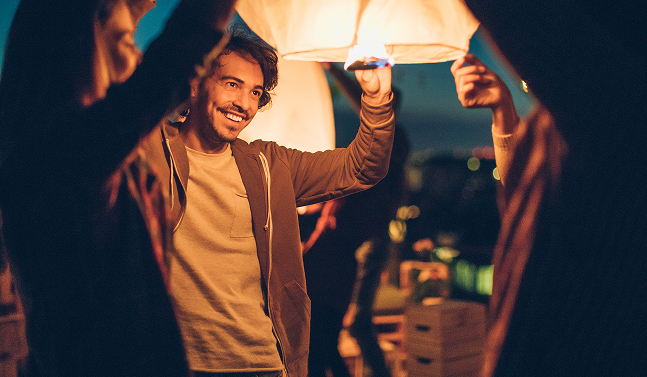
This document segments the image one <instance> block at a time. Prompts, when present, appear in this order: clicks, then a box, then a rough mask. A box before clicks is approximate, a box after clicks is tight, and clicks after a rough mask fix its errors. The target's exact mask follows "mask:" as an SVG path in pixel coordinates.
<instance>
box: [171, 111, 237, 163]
mask: <svg viewBox="0 0 647 377" xmlns="http://www.w3.org/2000/svg"><path fill="white" fill-rule="evenodd" d="M189 119H190V117H189V118H187V120H186V121H185V122H184V124H183V125H182V127H180V137H181V138H182V141H183V142H184V145H185V146H187V147H188V148H191V149H193V150H194V151H198V152H202V153H209V154H218V153H223V152H224V151H226V150H227V145H228V144H229V143H228V142H226V141H221V142H217V143H216V142H213V141H210V140H205V138H203V137H201V136H200V135H199V134H198V133H197V131H195V130H196V129H197V127H194V125H193V124H191V123H190V120H189Z"/></svg>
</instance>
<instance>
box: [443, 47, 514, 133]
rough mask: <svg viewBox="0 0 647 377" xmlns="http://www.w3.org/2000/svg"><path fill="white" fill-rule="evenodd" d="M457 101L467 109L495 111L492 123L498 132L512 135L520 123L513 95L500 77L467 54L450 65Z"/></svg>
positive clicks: (474, 57)
mask: <svg viewBox="0 0 647 377" xmlns="http://www.w3.org/2000/svg"><path fill="white" fill-rule="evenodd" d="M451 72H452V74H453V75H454V81H455V82H456V93H457V94H458V100H459V101H461V104H462V105H463V107H465V108H467V109H478V108H490V109H492V122H493V124H494V128H495V129H496V130H497V132H500V133H501V134H510V133H513V132H514V130H515V129H516V127H517V125H518V123H519V116H518V115H517V111H516V109H515V108H514V102H513V100H512V94H510V90H509V89H508V87H507V86H506V85H505V83H504V82H503V80H501V78H499V76H498V75H497V74H496V73H494V72H492V70H491V69H490V68H488V67H487V66H486V65H485V64H483V63H482V62H481V61H480V60H479V59H478V58H477V57H476V56H474V55H472V54H467V55H465V56H463V57H460V58H458V59H456V61H455V62H454V63H453V64H452V66H451Z"/></svg>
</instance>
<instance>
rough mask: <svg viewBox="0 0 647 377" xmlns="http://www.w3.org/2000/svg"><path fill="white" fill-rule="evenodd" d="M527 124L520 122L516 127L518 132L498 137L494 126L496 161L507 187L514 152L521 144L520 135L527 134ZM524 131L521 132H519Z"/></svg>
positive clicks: (493, 136)
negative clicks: (518, 144)
mask: <svg viewBox="0 0 647 377" xmlns="http://www.w3.org/2000/svg"><path fill="white" fill-rule="evenodd" d="M525 127H526V126H525V123H524V122H523V121H522V120H520V121H519V125H518V126H517V127H516V129H517V130H518V131H517V132H515V133H513V134H508V135H498V134H496V133H495V132H494V125H492V141H493V143H494V159H495V161H496V166H497V170H498V171H499V176H500V177H501V183H502V184H504V185H505V181H506V178H507V176H508V170H509V169H510V168H509V166H510V161H511V160H512V152H513V151H514V148H515V145H517V143H518V142H519V138H520V137H521V136H520V135H521V134H522V133H523V132H525ZM520 129H521V130H523V131H519V130H520Z"/></svg>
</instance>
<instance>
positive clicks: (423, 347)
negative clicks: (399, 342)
mask: <svg viewBox="0 0 647 377" xmlns="http://www.w3.org/2000/svg"><path fill="white" fill-rule="evenodd" d="M485 313H486V310H485V305H483V304H479V303H474V302H467V301H456V300H443V301H441V302H440V303H438V304H436V305H428V306H425V305H411V306H409V307H407V309H406V326H407V328H406V344H407V354H408V357H407V370H408V374H409V377H419V376H421V377H422V376H428V377H450V376H472V375H474V376H476V375H478V372H479V370H480V368H481V363H482V361H483V347H484V344H485V335H486V314H485Z"/></svg>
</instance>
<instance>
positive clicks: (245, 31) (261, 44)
mask: <svg viewBox="0 0 647 377" xmlns="http://www.w3.org/2000/svg"><path fill="white" fill-rule="evenodd" d="M228 32H229V35H230V39H229V42H228V43H227V45H226V46H225V48H224V49H223V51H222V53H221V54H220V56H222V55H228V54H230V53H232V52H235V53H237V54H239V55H240V56H241V57H243V58H244V59H246V60H248V61H250V62H256V63H258V65H259V66H260V67H261V71H262V72H263V94H262V95H261V99H260V101H259V103H258V109H259V110H266V109H268V108H270V107H271V102H272V90H273V89H274V88H275V87H276V85H277V84H278V82H279V66H278V62H279V58H278V56H277V54H276V52H275V51H274V49H273V48H272V46H270V45H269V44H267V43H266V42H265V41H263V40H262V39H261V38H259V37H258V36H256V35H255V34H254V33H252V32H251V31H250V30H249V28H248V27H247V26H246V25H244V24H240V23H234V24H232V25H231V26H230V27H229V29H228ZM219 64H220V62H219V59H216V60H215V61H214V63H213V65H212V67H211V69H212V72H213V71H215V69H216V68H218V67H220V65H219ZM266 106H267V108H264V107H266Z"/></svg>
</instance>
